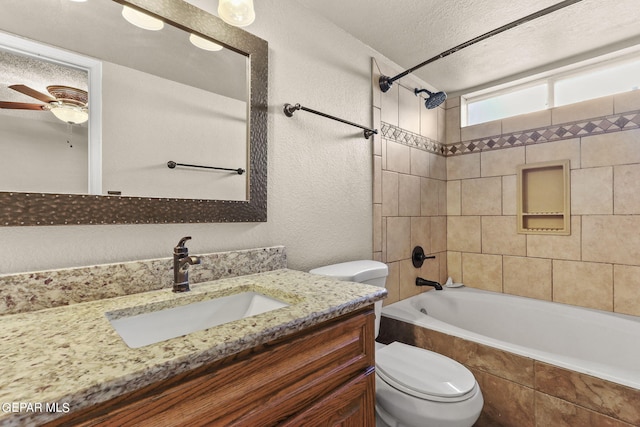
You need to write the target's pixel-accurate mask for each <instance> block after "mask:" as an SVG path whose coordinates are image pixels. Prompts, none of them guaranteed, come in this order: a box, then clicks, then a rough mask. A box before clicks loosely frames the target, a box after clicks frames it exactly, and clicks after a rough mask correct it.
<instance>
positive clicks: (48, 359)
mask: <svg viewBox="0 0 640 427" xmlns="http://www.w3.org/2000/svg"><path fill="white" fill-rule="evenodd" d="M191 289H192V291H191V292H186V293H183V294H175V293H173V292H171V289H162V290H156V291H150V292H144V293H139V294H133V295H127V296H121V297H116V298H109V299H102V300H97V301H92V302H86V303H81V304H73V305H69V306H65V307H55V308H49V309H44V310H39V311H34V312H29V313H20V314H12V315H5V316H0V330H2V334H1V338H0V361H1V362H2V363H0V425H2V426H24V425H38V424H41V423H43V422H46V421H50V420H52V419H55V418H57V417H59V416H62V415H64V414H65V413H68V412H73V411H74V410H79V409H81V408H84V407H87V406H90V405H93V404H96V403H99V402H104V401H107V400H109V399H112V398H114V397H116V396H119V395H122V394H124V393H128V392H130V391H133V390H137V389H139V388H141V387H144V386H146V385H148V384H152V383H154V382H157V381H160V380H163V379H166V378H169V377H171V376H174V375H176V374H179V373H181V372H186V371H189V370H192V369H195V368H197V367H199V366H202V365H204V364H207V363H210V362H213V361H215V360H218V359H222V358H224V357H226V356H229V355H232V354H235V353H238V352H240V351H242V350H245V349H247V348H251V347H254V346H256V345H260V344H263V343H265V342H268V341H271V340H273V339H276V338H280V337H283V336H286V335H288V334H291V333H293V332H297V331H300V330H303V329H305V328H308V327H310V326H312V325H315V324H318V323H321V322H323V321H326V320H329V319H332V318H335V317H338V316H340V315H343V314H346V313H349V312H352V311H355V310H357V309H359V308H362V307H365V306H367V305H369V304H372V303H373V302H375V301H378V300H380V299H382V298H384V297H385V295H386V290H385V289H383V288H379V287H374V286H369V285H363V284H356V283H349V284H346V283H345V282H337V281H335V280H332V279H329V278H325V277H322V276H317V275H312V274H308V273H303V272H299V271H294V270H287V269H282V270H275V271H270V272H266V273H259V274H253V275H247V276H240V277H234V278H229V279H220V280H215V281H211V282H205V283H200V284H196V285H192V286H191ZM244 291H256V292H261V293H264V294H266V295H269V296H273V297H276V298H279V299H281V300H283V301H285V302H287V303H289V304H290V305H289V306H288V307H284V308H280V309H278V310H275V311H271V312H267V313H263V314H259V315H257V316H253V317H250V318H246V319H241V320H238V321H234V322H231V323H227V324H224V325H220V326H216V327H213V328H210V329H207V330H204V331H199V332H193V333H191V334H189V335H187V336H183V337H179V338H174V339H170V340H167V341H163V342H160V343H157V344H152V345H148V346H145V347H141V348H135V349H134V348H129V347H128V346H127V345H126V344H125V343H124V341H123V340H122V339H121V338H120V336H119V335H118V334H117V332H116V331H115V330H114V329H113V328H112V326H111V324H110V323H109V320H108V319H107V317H106V315H105V313H106V312H112V311H116V310H117V311H118V312H119V313H120V314H122V311H121V310H126V309H131V313H136V312H139V311H140V310H139V307H140V306H146V305H148V304H154V306H163V308H166V307H169V306H175V305H181V304H182V303H184V302H185V301H189V302H191V301H193V300H198V299H204V298H209V297H217V296H224V295H230V294H234V293H237V292H244ZM205 295H206V296H205ZM47 409H48V410H49V411H51V410H53V411H55V410H56V409H57V411H58V412H57V413H56V412H48V411H47Z"/></svg>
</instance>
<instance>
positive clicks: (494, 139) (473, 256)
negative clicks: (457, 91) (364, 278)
mask: <svg viewBox="0 0 640 427" xmlns="http://www.w3.org/2000/svg"><path fill="white" fill-rule="evenodd" d="M372 64H373V66H372V76H373V82H372V84H373V115H374V127H376V128H377V129H379V130H380V133H379V134H378V135H376V136H375V137H374V146H373V151H374V156H373V161H374V184H373V187H374V188H373V216H374V218H373V223H374V230H373V240H374V241H373V251H374V253H373V257H374V259H376V260H380V261H383V262H385V263H387V265H388V266H389V273H390V275H389V278H388V282H387V283H388V289H389V297H388V298H387V299H386V302H385V304H389V303H392V302H395V301H398V300H401V299H405V298H408V297H410V296H412V295H414V294H416V293H419V292H422V291H424V289H421V288H417V287H416V286H415V285H414V282H415V278H416V276H421V277H424V278H427V279H430V280H438V281H441V282H442V281H444V280H446V278H447V276H452V277H453V278H454V281H462V282H463V283H465V284H466V285H467V286H470V287H476V288H481V289H487V290H492V291H498V292H505V293H510V294H515V295H521V296H526V297H531V298H538V299H544V300H550V301H557V302H562V303H567V304H573V305H578V306H583V307H590V308H598V309H601V310H607V311H616V312H619V313H625V314H633V315H636V316H638V315H640V91H634V92H630V93H625V94H619V95H615V96H608V97H603V98H599V99H596V100H591V101H585V102H582V103H579V104H574V105H569V106H564V107H558V108H553V109H550V110H546V111H542V112H536V113H531V114H526V115H522V116H517V117H512V118H507V119H504V120H498V121H494V122H489V123H484V124H480V125H476V126H469V127H464V128H461V126H460V103H459V98H456V99H449V100H447V102H446V110H445V109H443V108H442V107H439V108H436V109H434V110H427V109H426V108H425V107H424V104H423V102H422V99H421V98H418V97H416V96H415V95H414V93H413V89H414V86H411V85H410V83H407V82H406V81H407V80H409V79H408V78H403V79H402V81H401V84H398V82H396V83H395V84H394V85H393V87H392V89H391V90H390V91H389V92H387V93H382V92H381V91H380V90H379V89H377V79H378V76H379V75H380V74H381V70H380V66H379V65H378V64H377V63H376V61H375V60H374V61H373V62H372ZM384 71H385V70H382V74H385V75H395V74H394V73H393V71H387V72H384ZM415 87H418V86H415ZM562 159H569V160H570V162H571V235H569V236H549V235H524V234H517V232H516V166H517V165H519V164H523V163H535V162H542V161H550V160H562ZM416 245H420V246H422V247H423V248H424V249H425V252H426V253H428V254H432V255H436V258H435V259H434V260H427V261H426V262H425V264H424V266H423V267H422V268H421V269H415V268H414V267H413V265H412V264H411V250H412V248H413V247H414V246H416Z"/></svg>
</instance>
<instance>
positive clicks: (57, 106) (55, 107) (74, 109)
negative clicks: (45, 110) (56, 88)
mask: <svg viewBox="0 0 640 427" xmlns="http://www.w3.org/2000/svg"><path fill="white" fill-rule="evenodd" d="M49 111H51V112H52V113H53V115H54V116H56V117H57V118H58V119H59V120H62V121H63V122H65V123H69V124H72V125H79V124H82V123H84V122H86V121H87V120H89V111H88V110H87V107H84V106H81V105H74V104H72V103H68V102H57V103H51V104H49Z"/></svg>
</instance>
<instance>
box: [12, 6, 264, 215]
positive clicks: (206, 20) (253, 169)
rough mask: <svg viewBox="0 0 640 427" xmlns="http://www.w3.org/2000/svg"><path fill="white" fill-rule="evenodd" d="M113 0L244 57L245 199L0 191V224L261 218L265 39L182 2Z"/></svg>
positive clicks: (262, 212)
mask: <svg viewBox="0 0 640 427" xmlns="http://www.w3.org/2000/svg"><path fill="white" fill-rule="evenodd" d="M113 1H114V2H116V3H120V4H122V5H128V6H130V7H133V8H136V9H139V10H141V11H144V12H145V13H149V14H151V15H155V16H156V17H158V18H160V19H162V20H164V21H165V22H167V23H169V24H171V25H174V26H176V27H178V28H181V29H183V30H185V31H188V32H197V33H200V34H201V35H204V36H207V37H210V38H212V39H214V40H216V41H218V42H219V43H220V44H222V45H224V46H225V47H226V48H228V49H231V50H233V51H235V52H238V53H240V54H242V55H245V56H247V57H248V58H249V63H250V66H249V68H250V75H251V87H250V100H249V105H250V109H249V118H248V125H249V132H248V133H249V138H248V141H247V143H248V144H249V146H248V152H249V159H248V163H249V167H248V168H247V169H248V171H247V175H248V186H249V188H248V195H249V197H248V200H246V201H235V200H205V199H177V198H152V197H135V196H101V195H100V196H97V195H86V194H50V193H19V192H0V226H34V225H65V224H69V225H73V224H171V223H213V222H266V221H267V122H268V120H267V119H268V117H267V112H268V111H267V110H268V75H269V70H268V49H269V48H268V43H267V42H266V41H265V40H262V39H260V38H259V37H256V36H254V35H252V34H250V33H248V32H246V31H244V30H242V29H240V28H237V27H233V26H231V25H228V24H226V23H225V22H224V21H222V20H221V19H219V18H218V17H216V16H213V15H211V14H210V13H207V12H205V11H203V10H201V9H199V8H197V7H195V6H193V5H191V4H190V3H186V2H183V1H176V0H126V1H125V0H113ZM212 78H215V76H212Z"/></svg>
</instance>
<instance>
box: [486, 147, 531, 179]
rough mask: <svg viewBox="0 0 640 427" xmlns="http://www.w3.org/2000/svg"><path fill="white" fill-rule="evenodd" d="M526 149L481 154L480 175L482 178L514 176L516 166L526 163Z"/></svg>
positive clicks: (510, 149) (508, 149) (516, 148)
mask: <svg viewBox="0 0 640 427" xmlns="http://www.w3.org/2000/svg"><path fill="white" fill-rule="evenodd" d="M524 150H525V148H524V147H515V148H507V149H504V150H492V151H483V152H481V153H480V173H481V175H482V176H501V175H514V174H515V173H516V166H517V165H520V164H523V163H524Z"/></svg>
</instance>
